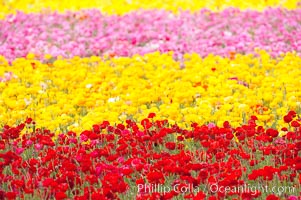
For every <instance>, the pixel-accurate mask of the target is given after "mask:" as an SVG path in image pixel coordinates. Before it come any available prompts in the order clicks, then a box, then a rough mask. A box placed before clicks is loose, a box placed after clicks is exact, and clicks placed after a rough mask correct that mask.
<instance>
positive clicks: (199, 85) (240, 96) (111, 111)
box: [0, 51, 301, 132]
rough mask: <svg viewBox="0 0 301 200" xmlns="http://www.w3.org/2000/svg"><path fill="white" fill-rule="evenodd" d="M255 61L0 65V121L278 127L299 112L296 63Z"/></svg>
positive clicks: (155, 59)
mask: <svg viewBox="0 0 301 200" xmlns="http://www.w3.org/2000/svg"><path fill="white" fill-rule="evenodd" d="M258 54H259V57H253V56H251V55H250V56H244V55H234V56H233V58H232V59H230V58H222V57H218V56H209V57H206V58H204V59H202V58H201V57H200V56H198V55H197V54H192V55H191V54H186V55H185V56H184V57H183V60H181V61H175V60H174V59H173V56H172V55H171V54H160V53H153V54H147V55H145V56H134V57H132V58H128V57H105V56H104V57H102V58H100V57H90V58H78V57H77V58H76V57H75V58H73V59H69V60H67V59H61V60H56V61H54V62H53V63H52V62H51V63H44V64H43V63H41V62H40V61H37V60H34V58H33V55H28V56H27V59H18V60H16V61H14V62H13V63H12V66H10V65H8V63H7V61H5V60H4V59H2V60H1V65H2V66H3V67H2V68H1V70H2V72H0V77H2V78H1V80H2V81H1V82H0V92H1V100H0V111H1V115H0V120H1V123H2V124H3V125H4V124H9V125H13V124H14V123H16V122H18V120H25V119H26V117H34V118H35V120H36V121H37V123H38V124H39V125H40V126H42V127H46V128H48V129H51V130H52V131H58V132H60V131H62V130H66V129H68V130H75V131H80V130H83V129H88V128H89V127H91V126H92V124H94V123H99V122H101V121H102V120H109V121H111V122H116V123H120V122H124V121H125V119H126V118H131V119H135V120H141V119H142V118H143V117H144V116H145V115H147V114H148V113H150V112H155V113H157V115H158V116H159V117H164V118H168V119H169V120H174V121H175V122H177V123H178V124H179V125H180V126H182V127H185V125H186V124H187V123H190V122H192V121H193V122H197V123H200V124H203V123H209V122H214V123H216V124H218V125H222V123H223V122H224V121H226V120H228V121H231V122H232V123H233V125H234V126H238V125H239V124H241V123H243V122H246V118H247V117H248V116H251V115H255V114H256V115H258V118H259V119H260V123H262V124H260V125H267V126H273V127H279V126H282V116H283V115H284V114H285V113H286V112H287V111H288V110H296V111H297V112H300V98H301V91H300V88H301V87H300V83H301V82H300V79H299V77H300V74H301V68H300V67H296V66H299V65H300V63H301V59H300V57H298V56H297V55H294V54H291V53H287V54H286V55H285V56H284V57H278V58H277V59H273V58H271V57H270V56H269V55H268V54H267V53H265V52H263V51H261V52H259V53H258ZM49 59H50V60H51V58H49ZM5 63H6V64H5ZM2 74H3V75H2Z"/></svg>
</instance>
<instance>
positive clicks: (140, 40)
mask: <svg viewBox="0 0 301 200" xmlns="http://www.w3.org/2000/svg"><path fill="white" fill-rule="evenodd" d="M300 16H301V10H292V11H288V10H285V9H266V10H265V11H264V12H256V11H244V12H242V11H239V10H238V9H227V10H224V11H223V12H220V13H213V12H211V11H208V10H202V11H199V12H197V13H195V14H191V13H189V12H183V13H179V14H177V15H175V14H172V13H170V12H167V11H147V12H146V11H144V12H138V13H136V12H134V13H130V14H127V15H124V16H116V15H113V16H105V15H103V14H102V13H101V12H99V11H97V10H86V11H81V12H68V13H65V14H57V13H52V14H50V13H49V14H24V13H18V14H17V15H13V16H9V17H7V18H6V20H3V21H0V27H1V29H2V34H0V43H1V45H0V55H4V56H5V57H6V58H7V59H9V61H12V60H14V59H15V58H19V57H25V56H26V55H27V54H28V53H34V54H36V56H37V58H39V59H43V58H44V56H45V55H48V54H50V55H52V56H54V57H57V56H59V55H60V56H63V57H65V58H72V57H73V56H81V57H87V56H91V55H103V54H115V55H118V56H132V55H134V54H142V55H143V54H146V53H150V52H154V51H160V52H162V53H164V52H168V51H173V52H174V54H175V57H177V58H181V57H182V56H183V54H185V53H197V54H199V55H201V56H202V57H204V56H207V55H208V54H214V55H221V56H226V57H227V56H229V53H231V52H232V53H233V52H236V53H242V54H250V53H252V54H254V53H255V49H256V48H257V49H264V50H266V51H268V52H269V53H270V55H272V56H278V55H280V54H282V53H286V52H292V51H296V52H298V53H299V54H300V52H301V36H300V34H299V33H300V32H301V17H300Z"/></svg>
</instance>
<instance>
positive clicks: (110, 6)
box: [0, 0, 300, 17]
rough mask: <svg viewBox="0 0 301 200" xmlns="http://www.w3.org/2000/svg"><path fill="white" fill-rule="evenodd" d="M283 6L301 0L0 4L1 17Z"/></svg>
mask: <svg viewBox="0 0 301 200" xmlns="http://www.w3.org/2000/svg"><path fill="white" fill-rule="evenodd" d="M276 6H280V7H283V8H288V9H295V8H298V7H300V1H299V0H260V1H258V0H246V1H240V0H211V1H199V0H165V1H160V0H153V1H149V0H110V1H108V0H91V1H77V0H60V1H53V0H43V1H40V0H2V3H0V17H3V16H5V15H6V14H8V13H14V12H16V11H17V10H20V11H24V12H40V11H44V12H47V11H49V10H56V11H65V10H80V9H88V8H90V9H91V8H93V9H95V8H96V9H100V10H101V11H102V12H104V13H108V14H124V13H128V12H131V11H134V10H139V9H166V10H171V11H175V12H177V11H179V10H190V11H197V10H200V9H202V8H208V9H211V10H215V11H219V10H222V9H225V8H227V7H236V8H240V9H256V10H263V9H264V8H266V7H276Z"/></svg>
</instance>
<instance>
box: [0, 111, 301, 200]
mask: <svg viewBox="0 0 301 200" xmlns="http://www.w3.org/2000/svg"><path fill="white" fill-rule="evenodd" d="M155 117H156V114H155V113H150V114H149V116H148V118H145V119H143V120H142V121H141V122H139V123H140V126H142V128H139V126H138V124H137V123H136V122H134V121H133V120H127V121H126V123H123V124H117V125H111V124H110V122H108V121H104V122H102V123H99V124H94V125H93V127H91V129H89V130H85V131H83V132H81V133H80V135H79V136H76V133H75V132H71V131H69V132H68V133H66V134H59V135H58V136H57V137H54V135H55V134H54V133H52V132H51V131H49V130H47V129H39V128H37V124H36V123H35V122H34V121H32V119H31V118H28V119H26V121H25V122H24V123H21V124H19V125H18V126H16V127H9V126H7V125H6V126H4V129H3V131H2V132H0V138H1V139H0V150H2V151H3V150H5V152H2V153H0V158H1V159H2V161H0V186H1V189H0V198H1V199H3V197H6V198H8V199H14V198H16V197H21V198H30V199H32V198H38V199H52V198H55V199H65V198H72V199H95V200H98V199H171V198H173V197H177V196H178V197H182V198H185V199H196V200H201V199H210V200H214V199H220V198H231V199H254V198H257V197H260V198H264V197H266V199H268V200H276V199H280V197H282V198H286V199H290V200H295V199H297V195H300V194H299V191H300V185H299V183H300V182H301V175H300V174H299V170H301V164H300V160H301V157H300V153H299V152H300V150H301V132H300V118H299V117H298V116H297V115H296V113H295V112H294V111H290V112H289V113H287V114H286V115H285V116H284V121H285V122H286V124H287V125H286V127H283V128H282V129H281V131H282V132H285V134H284V135H282V137H279V136H278V135H279V131H278V130H275V129H273V128H264V127H262V126H258V125H256V122H257V117H256V116H251V118H250V119H249V120H248V122H247V123H246V124H244V125H242V126H239V127H233V126H231V124H230V123H229V122H227V121H226V122H224V123H223V125H222V126H221V127H218V126H215V125H214V124H208V125H200V124H197V123H192V124H191V127H190V128H186V129H182V128H180V127H179V126H178V125H176V124H173V123H169V122H168V120H160V119H155ZM22 129H24V130H25V133H24V134H21V135H20V133H21V131H22ZM233 138H235V140H234V139H233ZM156 185H158V186H156ZM242 185H247V186H248V187H249V186H250V185H256V187H257V186H258V185H261V186H262V187H258V188H257V189H256V190H254V188H253V189H252V190H248V191H247V190H246V191H241V192H239V191H238V189H234V188H239V187H241V186H242ZM276 185H277V186H279V187H278V188H275V186H276ZM213 186H214V187H213ZM171 187H172V188H174V189H173V190H172V189H170V188H171ZM225 187H229V188H231V190H230V191H227V190H226V191H225V190H224V189H223V190H222V189H218V188H225ZM160 188H161V189H160ZM168 188H169V189H170V190H169V189H168ZM241 188H242V187H241ZM264 188H267V190H264ZM271 193H274V194H271ZM288 193H290V195H288Z"/></svg>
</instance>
